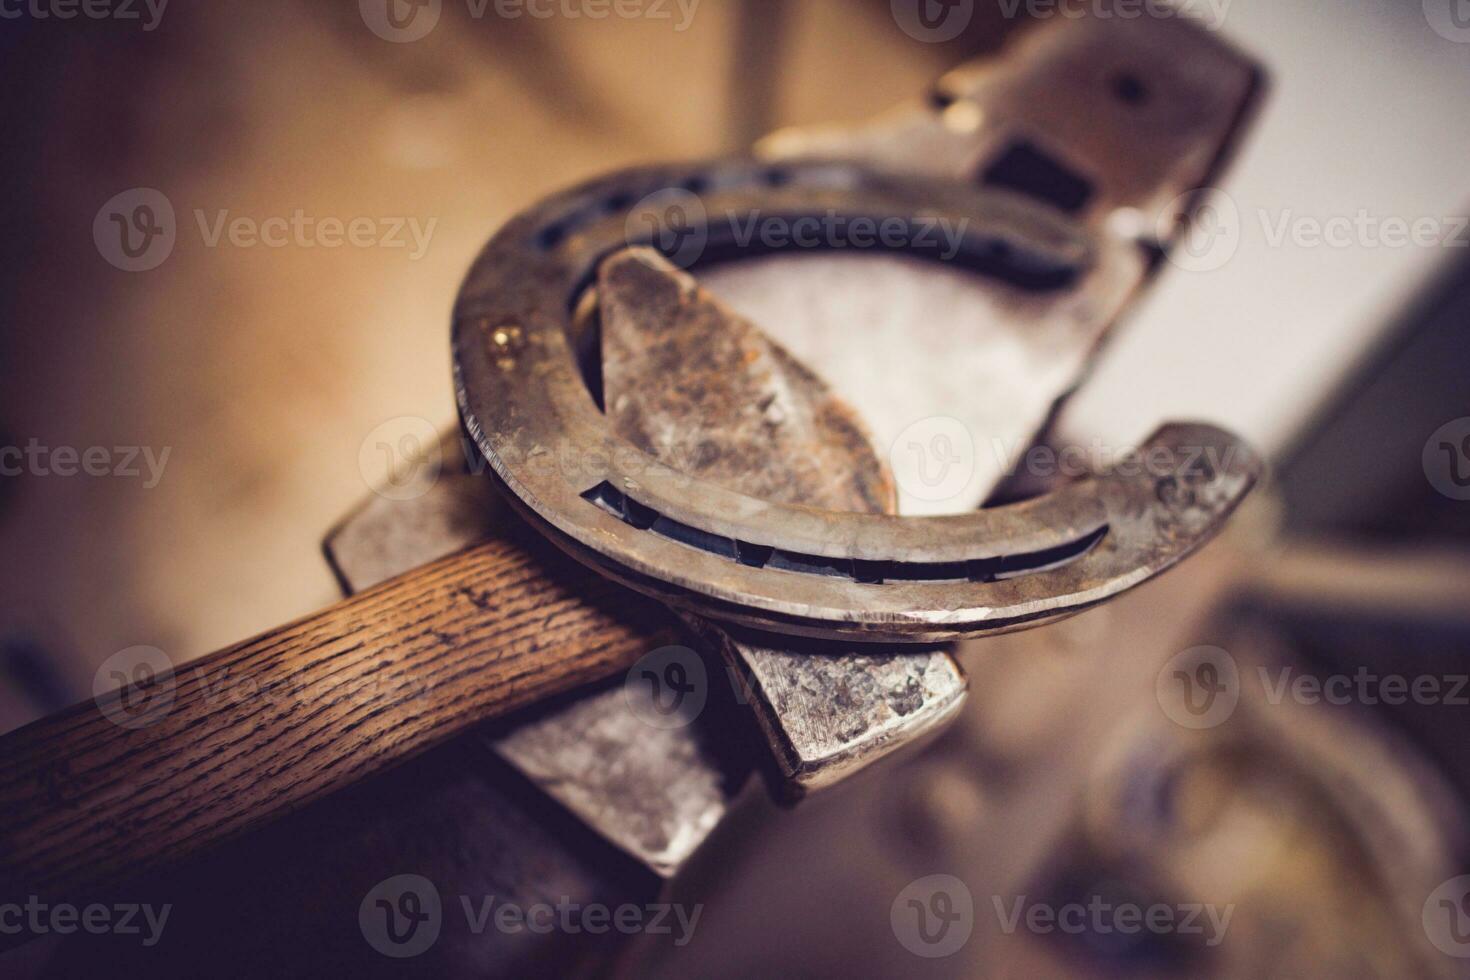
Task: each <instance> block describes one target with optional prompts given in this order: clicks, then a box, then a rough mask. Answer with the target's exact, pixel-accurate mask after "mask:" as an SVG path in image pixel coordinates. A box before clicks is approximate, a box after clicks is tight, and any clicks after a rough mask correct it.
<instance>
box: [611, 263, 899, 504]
mask: <svg viewBox="0 0 1470 980" xmlns="http://www.w3.org/2000/svg"><path fill="white" fill-rule="evenodd" d="M597 303H598V311H599V314H600V320H601V332H600V337H601V341H602V344H601V347H602V390H603V400H604V403H605V406H606V410H607V414H608V417H609V418H611V419H612V421H613V426H614V428H615V429H616V431H617V433H618V435H620V436H622V437H623V438H624V439H627V440H628V441H629V442H630V443H632V444H633V445H634V446H636V447H638V448H639V449H640V450H642V451H643V452H645V453H648V454H649V455H650V456H655V457H659V458H660V459H661V460H662V461H663V462H666V463H668V464H669V465H671V466H675V467H677V468H679V469H681V470H683V471H684V472H686V473H689V474H690V475H694V476H700V477H702V478H704V479H706V480H709V481H710V482H712V483H717V484H719V485H720V486H723V487H729V488H730V489H733V490H738V491H740V492H741V493H747V494H749V495H751V496H752V497H761V498H763V499H766V500H772V501H777V502H780V503H788V504H806V505H808V506H811V507H821V508H826V509H828V510H834V511H843V512H851V513H869V514H890V513H893V511H894V508H895V499H894V488H893V479H892V477H890V476H889V474H888V472H887V469H886V467H885V466H884V465H883V463H882V462H881V461H880V460H879V459H878V457H877V456H876V455H875V454H874V453H873V444H872V441H871V437H870V436H869V435H868V433H867V431H866V429H865V427H864V426H863V423H862V421H861V420H860V419H859V417H858V415H857V413H856V412H855V411H854V410H853V409H852V408H851V407H850V406H848V405H846V404H844V403H843V402H841V401H839V400H838V399H837V398H836V397H835V396H833V394H832V393H831V391H830V390H828V388H827V387H826V385H825V384H823V383H822V381H821V379H820V378H818V377H817V376H816V375H815V374H813V373H812V372H811V371H810V370H808V369H807V368H805V367H803V366H802V365H801V364H800V363H799V362H798V361H797V360H796V359H795V358H794V357H792V356H791V355H790V354H788V353H787V352H786V350H785V348H783V347H781V345H780V344H777V343H774V342H772V341H771V340H769V339H768V338H766V337H765V336H764V335H763V334H762V333H761V332H760V330H759V329H758V328H756V327H755V326H754V325H753V324H751V323H750V322H749V321H747V320H743V319H741V318H739V317H737V316H734V315H732V314H731V313H730V312H729V311H728V310H727V309H726V308H725V307H723V306H722V305H721V304H720V303H718V302H716V301H715V300H714V298H713V297H712V296H710V295H709V294H708V293H705V292H704V291H702V290H701V289H700V288H699V286H698V284H697V283H695V281H694V277H692V276H690V275H687V274H685V273H682V272H680V271H679V270H678V269H677V268H676V267H675V266H674V265H672V264H671V263H670V262H669V261H668V259H666V258H664V256H663V255H662V254H661V253H659V252H657V251H655V250H653V249H650V248H634V249H626V250H624V251H622V252H618V253H616V254H615V255H613V256H611V257H609V258H608V259H607V260H606V261H604V262H603V263H602V265H601V267H600V268H599V271H598V278H597Z"/></svg>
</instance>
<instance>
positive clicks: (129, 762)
mask: <svg viewBox="0 0 1470 980" xmlns="http://www.w3.org/2000/svg"><path fill="white" fill-rule="evenodd" d="M547 550H550V549H549V548H548V549H547ZM668 623H669V620H668V617H667V616H666V614H665V613H663V611H662V610H660V609H659V608H657V607H655V606H653V605H652V604H651V603H648V602H645V601H644V600H641V599H639V598H637V597H634V596H632V595H631V594H630V593H628V592H626V591H625V590H622V589H621V588H619V587H618V586H615V585H612V584H611V583H609V582H607V581H605V580H604V579H602V578H601V577H600V576H597V575H595V574H594V573H592V572H590V571H586V570H584V569H582V568H581V567H580V566H576V565H574V564H572V563H571V562H569V561H568V560H565V559H563V558H562V556H560V555H546V554H543V553H542V551H541V550H540V549H537V550H536V552H535V553H534V554H533V553H532V552H531V551H528V550H526V546H525V545H523V544H520V543H516V542H512V541H508V540H497V541H493V542H490V543H487V544H483V545H480V546H477V547H475V548H472V549H470V550H468V551H465V552H461V553H459V554H457V555H454V556H451V557H449V558H446V559H443V560H441V561H438V562H435V563H433V564H430V565H427V566H425V567H423V568H420V569H418V570H416V571H414V572H411V573H409V574H408V575H405V576H403V577H401V578H398V579H395V580H393V581H391V582H387V583H384V584H383V585H381V586H378V587H376V588H373V589H370V590H368V591H365V592H362V593H360V594H358V595H356V596H353V597H352V598H350V599H347V600H346V601H344V602H341V603H339V604H337V605H335V606H332V607H330V608H328V609H326V610H324V611H322V612H320V613H317V614H315V615H313V616H309V617H307V618H305V619H302V620H300V621H298V622H295V623H292V624H290V625H288V626H283V627H280V628H279V629H276V630H273V631H271V632H269V633H266V634H264V635H262V636H258V637H256V638H255V639H252V640H247V641H246V642H244V643H241V644H238V645H236V646H234V647H231V648H229V649H227V650H223V651H220V652H219V653H216V654H213V655H211V656H209V657H206V658H204V659H202V660H198V661H195V662H192V663H189V664H185V665H184V666H183V667H181V668H180V669H179V670H178V671H177V672H176V673H175V674H174V676H173V679H172V682H173V700H172V703H171V704H170V705H169V706H168V708H167V710H166V711H161V712H160V713H159V716H158V717H157V718H156V720H153V721H152V723H151V724H148V725H147V726H146V727H141V728H136V729H130V728H127V727H123V726H120V725H118V724H115V723H114V722H113V721H112V720H110V719H109V717H108V714H107V713H106V712H105V711H104V710H103V708H104V707H110V708H112V709H113V711H114V712H115V711H116V710H117V706H118V699H119V697H121V695H120V694H114V695H111V696H104V697H103V698H101V699H98V701H97V702H93V701H87V702H83V703H82V704H79V705H76V706H75V707H73V708H71V709H69V710H67V711H64V712H62V713H60V714H57V715H54V716H52V717H50V718H46V719H42V720H41V721H38V722H36V723H35V724H33V725H30V726H28V727H26V728H23V729H20V730H19V731H16V732H14V733H13V734H11V735H8V736H6V737H4V738H3V739H0V902H3V901H10V900H15V899H16V896H19V900H20V901H24V900H25V897H26V896H28V895H31V894H36V895H40V896H43V897H47V898H49V899H50V900H53V901H56V900H61V899H76V898H81V897H85V893H87V892H89V891H91V890H93V889H95V888H97V887H100V886H103V885H106V884H108V883H111V882H115V881H118V880H121V879H124V878H127V877H130V876H131V875H133V874H135V873H138V872H142V871H145V870H148V869H150V868H152V867H154V866H156V865H159V864H162V863H165V862H167V861H170V860H173V859H175V858H178V857H181V856H184V855H186V854H188V853H189V852H191V851H194V850H197V849H199V848H202V847H204V846H206V845H208V844H211V843H213V842H215V841H217V840H219V839H221V838H223V837H226V836H229V835H232V834H236V833H239V832H241V831H243V830H246V829H248V828H250V827H253V826H257V825H259V824H261V823H264V822H266V821H268V820H270V819H272V818H274V817H278V816H281V815H283V814H284V813H286V812H288V811H290V810H293V809H295V808H298V807H300V806H302V805H303V804H305V803H307V802H309V801H311V800H313V799H316V798H318V797H321V796H323V795H324V794H327V793H330V792H331V791H333V790H335V789H339V788H341V787H343V786H345V785H347V784H349V783H352V782H354V781H356V780H359V779H362V778H364V777H366V776H368V775H371V774H373V773H376V772H379V771H381V770H383V769H386V768H388V767H390V766H392V765H394V764H396V763H399V762H402V761H404V760H405V759H407V758H409V757H411V756H413V755H415V754H417V753H419V752H422V751H424V750H426V749H429V748H431V747H433V746H435V745H437V744H439V743H441V742H443V741H445V740H447V739H448V738H450V737H451V736H453V735H454V734H456V733H457V732H460V731H462V730H464V729H465V728H466V727H468V726H470V725H473V724H475V723H476V722H480V721H485V720H487V719H490V718H494V717H497V716H500V715H503V714H505V713H506V712H509V711H513V710H515V709H517V708H521V707H524V706H526V705H529V704H531V703H533V702H535V701H538V700H540V699H542V698H545V697H548V696H550V695H552V694H555V693H558V692H561V691H565V690H569V689H571V688H572V687H575V686H577V685H580V684H583V683H587V682H590V681H594V680H597V679H599V678H604V677H607V676H610V675H612V674H615V673H617V672H619V671H620V670H623V669H626V668H627V667H628V666H629V665H631V664H632V663H633V662H635V661H636V660H637V659H638V658H639V657H641V656H642V655H643V654H645V653H647V652H648V651H649V650H651V649H653V647H655V646H657V645H658V642H657V640H656V638H657V637H658V636H660V635H666V634H664V633H663V631H665V630H666V629H667V628H668ZM167 685H168V681H167V680H166V679H165V680H163V681H162V682H161V687H160V688H159V691H160V692H161V691H163V690H166V688H167ZM133 693H134V695H136V694H137V692H136V691H134V692H133ZM159 700H160V702H162V701H163V700H164V699H163V698H162V697H161V696H160V699H159Z"/></svg>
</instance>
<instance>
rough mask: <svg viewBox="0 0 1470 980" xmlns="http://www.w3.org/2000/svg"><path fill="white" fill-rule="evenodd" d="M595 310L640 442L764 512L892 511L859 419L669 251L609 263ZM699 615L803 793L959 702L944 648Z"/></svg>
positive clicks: (628, 425)
mask: <svg viewBox="0 0 1470 980" xmlns="http://www.w3.org/2000/svg"><path fill="white" fill-rule="evenodd" d="M597 301H598V310H599V314H600V321H601V334H600V335H601V341H602V343H601V348H602V390H603V397H604V400H605V402H606V405H607V409H608V415H609V416H610V417H611V418H612V420H613V423H614V425H615V426H616V428H617V431H618V433H619V434H620V435H622V436H623V437H624V438H626V439H628V441H629V442H631V443H632V444H633V445H635V446H637V447H638V448H639V449H641V450H643V451H644V452H647V453H649V454H650V455H652V456H656V457H660V458H662V459H663V460H664V461H666V462H668V463H670V464H671V465H678V466H681V468H683V469H685V471H686V472H689V473H691V474H693V475H698V476H702V477H706V478H708V479H711V480H713V481H714V482H717V483H719V484H721V485H722V486H727V487H730V488H731V489H735V490H739V491H741V492H743V493H749V494H751V495H753V496H759V497H762V498H764V499H767V500H773V501H778V502H785V503H801V504H806V505H809V506H812V507H829V508H831V509H832V510H836V511H862V512H873V513H891V512H892V511H893V509H894V503H895V502H894V494H893V483H892V480H891V478H890V477H889V475H888V472H887V468H886V466H885V465H884V463H883V462H882V461H881V460H880V459H879V458H878V457H877V455H876V454H875V453H874V452H873V447H872V443H871V441H870V438H869V436H868V435H867V433H866V432H865V431H864V430H863V427H862V423H861V421H860V420H859V419H858V417H857V415H856V413H855V412H854V411H853V410H852V409H851V408H850V407H849V406H847V405H845V404H843V403H842V402H840V401H839V400H837V399H836V398H835V397H833V395H832V393H831V392H830V391H829V390H828V389H827V387H826V385H825V384H823V382H822V381H821V379H819V378H818V377H816V375H814V374H812V372H810V371H808V370H807V369H805V368H804V367H802V366H801V365H800V364H798V363H797V362H796V361H795V360H794V359H793V358H792V357H791V355H789V354H788V353H786V351H785V350H784V349H783V348H782V347H781V346H780V345H779V344H776V343H774V342H772V341H770V340H769V339H767V338H766V337H765V336H764V335H763V334H762V333H761V331H760V330H759V329H758V328H757V327H756V326H755V325H754V324H752V323H750V322H749V321H747V320H744V319H742V318H740V317H738V316H735V315H734V314H732V313H731V312H730V311H729V310H728V309H727V308H726V307H725V306H724V305H723V304H721V303H719V302H718V301H717V300H715V299H714V297H712V296H711V295H709V293H707V292H705V291H704V290H702V289H701V288H700V287H699V285H698V284H697V283H696V282H695V281H694V278H693V277H692V276H690V275H688V274H687V273H684V272H681V271H680V270H678V269H677V268H675V267H674V266H673V265H671V264H670V263H669V262H668V260H667V259H665V258H664V257H663V256H662V255H661V254H660V253H658V252H656V251H653V250H651V249H627V250H624V251H622V252H618V253H616V254H614V255H613V256H611V257H610V258H608V259H607V260H606V261H604V262H603V263H602V266H601V267H600V269H599V275H598V281H597ZM681 447H689V449H690V450H691V451H690V453H689V454H688V455H687V456H686V455H684V454H681V452H680V449H681ZM690 618H691V619H692V620H693V621H694V622H695V623H696V627H697V628H698V629H699V631H700V633H701V634H702V635H703V636H704V637H705V638H706V640H707V641H708V642H709V644H710V645H711V646H713V647H715V648H716V649H718V650H720V651H721V652H722V653H723V654H724V655H725V656H726V657H727V658H728V659H729V660H730V661H731V663H732V664H733V665H734V666H735V668H736V670H737V671H738V672H739V675H740V678H741V683H742V686H743V691H742V693H745V694H747V695H748V700H749V703H750V705H751V707H752V709H753V710H754V711H755V714H756V717H757V719H758V720H759V721H760V724H761V728H762V730H763V731H764V732H765V734H766V736H767V739H768V741H769V742H770V744H771V747H772V749H773V750H774V751H775V754H776V758H777V761H778V763H779V764H780V766H781V769H782V772H783V773H784V774H785V775H786V776H787V778H789V779H791V780H793V781H794V782H795V783H796V784H797V785H799V786H800V787H802V788H803V789H817V788H820V787H823V786H829V785H831V784H833V783H835V782H837V781H838V780H840V779H842V778H843V777H845V776H847V775H850V774H851V773H852V772H855V771H857V770H858V769H861V768H862V767H864V766H867V765H871V764H872V763H874V762H876V761H877V760H878V759H880V758H882V757H883V756H885V755H886V754H887V753H888V752H890V751H892V750H894V749H896V748H899V747H901V746H902V745H905V744H907V743H910V742H912V741H913V740H914V739H916V738H919V737H920V736H922V735H924V734H925V733H927V732H930V731H933V730H935V729H937V728H939V727H941V726H942V725H943V724H944V723H945V722H946V721H948V720H949V719H951V718H952V717H954V715H955V713H956V712H957V711H958V710H959V708H960V705H961V704H962V703H963V701H964V696H965V679H964V674H963V673H962V672H961V671H960V669H959V667H958V665H957V664H955V662H954V660H953V659H952V658H951V657H950V656H949V654H948V653H947V652H946V651H944V650H942V649H934V650H917V651H915V650H912V649H908V648H904V647H899V648H889V649H879V650H857V649H854V648H853V647H852V646H851V645H842V644H840V643H838V644H834V643H829V644H823V643H821V642H819V641H812V640H806V641H803V640H799V639H796V638H791V637H780V636H772V635H764V636H763V635H761V634H759V633H754V632H752V631H749V630H737V629H732V628H727V627H722V626H720V625H717V624H715V623H711V622H709V621H706V620H702V619H700V618H699V617H694V616H691V617H690Z"/></svg>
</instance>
